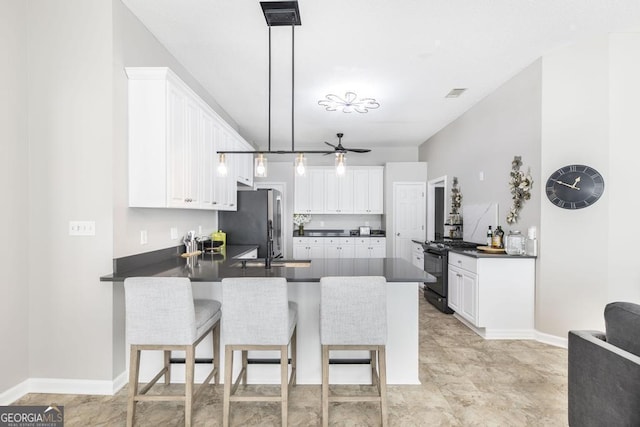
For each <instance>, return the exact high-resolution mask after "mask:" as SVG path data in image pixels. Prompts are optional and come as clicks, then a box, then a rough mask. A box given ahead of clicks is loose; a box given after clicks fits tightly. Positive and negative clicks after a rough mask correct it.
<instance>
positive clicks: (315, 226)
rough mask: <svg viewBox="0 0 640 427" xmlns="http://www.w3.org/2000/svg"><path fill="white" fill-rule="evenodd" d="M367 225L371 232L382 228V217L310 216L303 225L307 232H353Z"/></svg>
mask: <svg viewBox="0 0 640 427" xmlns="http://www.w3.org/2000/svg"><path fill="white" fill-rule="evenodd" d="M361 225H368V226H370V227H371V229H372V230H379V229H381V228H382V215H319V214H318V215H314V214H312V215H311V221H310V222H308V223H306V224H305V225H304V228H306V229H308V230H323V229H325V230H355V229H357V228H358V227H360V226H361Z"/></svg>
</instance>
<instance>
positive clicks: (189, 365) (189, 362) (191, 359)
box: [184, 345, 196, 427]
mask: <svg viewBox="0 0 640 427" xmlns="http://www.w3.org/2000/svg"><path fill="white" fill-rule="evenodd" d="M195 353H196V352H195V347H194V346H192V345H190V346H187V347H186V348H185V355H184V358H185V365H184V367H185V375H184V376H185V383H184V396H185V397H184V425H185V427H191V422H192V420H193V370H194V364H195V358H196V354H195Z"/></svg>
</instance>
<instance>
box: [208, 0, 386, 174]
mask: <svg viewBox="0 0 640 427" xmlns="http://www.w3.org/2000/svg"><path fill="white" fill-rule="evenodd" d="M260 6H261V7H262V12H263V13H264V17H265V20H266V21H267V26H268V27H269V116H268V123H269V132H268V138H267V140H268V149H267V150H260V151H234V150H219V151H216V153H217V154H218V155H219V159H218V174H219V175H224V174H226V173H227V167H226V164H225V161H226V159H225V155H226V154H251V155H254V154H257V155H258V156H257V157H256V159H255V167H254V175H255V176H257V177H263V176H266V170H267V159H266V157H265V156H266V155H267V154H296V155H298V158H297V160H296V163H295V167H296V171H297V172H298V173H299V174H304V170H305V166H306V159H305V158H304V155H303V154H334V153H335V154H336V155H339V154H342V156H341V158H342V161H341V162H340V164H341V165H342V166H341V168H342V169H344V164H345V162H344V153H346V152H347V151H353V152H356V153H366V152H369V151H371V150H368V149H357V148H356V149H345V148H344V147H342V145H341V144H340V142H338V145H337V146H335V145H333V144H329V143H328V142H325V143H326V144H328V145H330V146H332V147H333V150H296V148H295V139H294V135H295V133H294V123H295V120H294V119H295V117H294V112H295V108H294V106H295V103H294V101H295V97H294V93H295V91H294V89H295V88H294V76H295V49H294V48H295V27H296V25H301V21H300V11H299V10H298V2H297V1H266V2H260ZM278 26H290V27H291V150H272V149H271V27H278ZM349 93H351V92H349ZM353 95H354V96H355V94H353ZM356 98H357V97H356ZM349 99H351V98H350V97H349ZM354 99H355V98H354ZM363 101H367V102H369V101H372V102H369V104H367V105H368V107H367V108H370V109H371V108H378V107H379V104H378V103H377V102H375V100H373V99H362V100H360V101H357V102H358V103H362V102H363ZM373 105H375V106H373ZM356 111H357V110H356ZM338 135H339V138H340V137H341V136H342V134H338Z"/></svg>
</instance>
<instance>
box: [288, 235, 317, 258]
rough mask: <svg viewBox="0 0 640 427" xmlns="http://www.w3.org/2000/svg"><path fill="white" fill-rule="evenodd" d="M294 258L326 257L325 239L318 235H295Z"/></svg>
mask: <svg viewBox="0 0 640 427" xmlns="http://www.w3.org/2000/svg"><path fill="white" fill-rule="evenodd" d="M293 258H294V259H311V258H324V241H323V239H322V238H317V237H295V238H294V239H293Z"/></svg>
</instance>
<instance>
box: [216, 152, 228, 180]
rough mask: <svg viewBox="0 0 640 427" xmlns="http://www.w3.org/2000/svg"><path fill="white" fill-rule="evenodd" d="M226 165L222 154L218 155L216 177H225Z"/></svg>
mask: <svg viewBox="0 0 640 427" xmlns="http://www.w3.org/2000/svg"><path fill="white" fill-rule="evenodd" d="M227 172H228V170H227V163H226V157H225V155H224V154H222V153H221V154H219V155H218V176H227Z"/></svg>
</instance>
